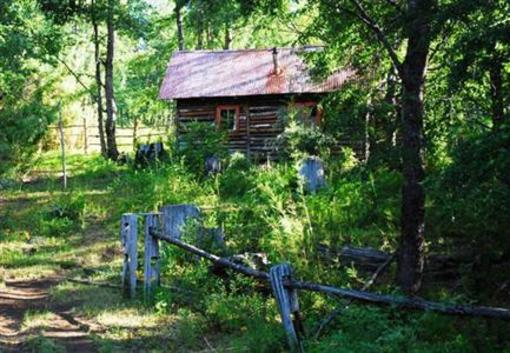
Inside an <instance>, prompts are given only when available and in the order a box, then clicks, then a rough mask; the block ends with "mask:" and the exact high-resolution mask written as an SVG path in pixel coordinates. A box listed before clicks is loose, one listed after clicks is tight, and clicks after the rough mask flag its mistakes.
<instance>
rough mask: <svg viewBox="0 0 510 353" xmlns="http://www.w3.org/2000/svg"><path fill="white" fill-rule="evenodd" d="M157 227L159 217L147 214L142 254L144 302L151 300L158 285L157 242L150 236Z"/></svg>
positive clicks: (154, 214)
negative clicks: (143, 251)
mask: <svg viewBox="0 0 510 353" xmlns="http://www.w3.org/2000/svg"><path fill="white" fill-rule="evenodd" d="M158 226H159V215H158V214H156V213H149V214H147V215H145V238H144V245H145V254H144V271H143V283H144V286H143V287H144V296H145V299H146V300H149V299H150V298H152V295H153V294H154V289H155V288H156V287H157V286H159V284H160V274H159V271H160V269H159V241H158V239H157V238H156V237H154V236H153V235H152V230H153V229H157V228H158Z"/></svg>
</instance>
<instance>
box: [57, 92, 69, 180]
mask: <svg viewBox="0 0 510 353" xmlns="http://www.w3.org/2000/svg"><path fill="white" fill-rule="evenodd" d="M58 130H59V131H60V153H61V159H62V185H63V187H64V190H65V189H67V168H66V146H65V143H66V142H65V140H64V122H63V121H62V100H60V101H59V102H58Z"/></svg>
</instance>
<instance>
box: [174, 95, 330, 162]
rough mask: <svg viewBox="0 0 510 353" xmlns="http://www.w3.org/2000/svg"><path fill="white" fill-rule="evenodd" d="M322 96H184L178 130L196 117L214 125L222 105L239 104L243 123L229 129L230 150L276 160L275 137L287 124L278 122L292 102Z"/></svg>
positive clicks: (195, 119)
mask: <svg viewBox="0 0 510 353" xmlns="http://www.w3.org/2000/svg"><path fill="white" fill-rule="evenodd" d="M319 100H320V97H318V96H316V95H301V96H294V97H290V96H286V95H269V96H251V97H225V98H217V97H215V98H200V99H180V100H177V104H176V109H177V111H176V124H177V126H176V128H177V133H178V135H182V134H184V133H186V130H187V129H186V125H188V124H190V123H192V122H194V121H197V122H202V123H206V124H211V125H214V124H215V119H216V108H217V106H218V105H238V106H239V107H240V118H239V126H238V128H237V129H236V130H234V131H231V132H229V142H228V148H229V150H230V151H231V152H236V151H238V152H241V153H247V154H249V155H250V157H251V158H254V159H266V158H269V159H272V160H274V159H276V157H277V156H276V151H275V150H274V140H275V139H276V137H277V136H278V134H280V133H281V132H282V131H283V125H282V124H279V123H278V119H280V117H281V115H282V114H283V113H284V110H285V109H287V108H288V106H289V103H290V102H291V101H294V103H302V102H318V101H319ZM247 121H249V125H248V124H247Z"/></svg>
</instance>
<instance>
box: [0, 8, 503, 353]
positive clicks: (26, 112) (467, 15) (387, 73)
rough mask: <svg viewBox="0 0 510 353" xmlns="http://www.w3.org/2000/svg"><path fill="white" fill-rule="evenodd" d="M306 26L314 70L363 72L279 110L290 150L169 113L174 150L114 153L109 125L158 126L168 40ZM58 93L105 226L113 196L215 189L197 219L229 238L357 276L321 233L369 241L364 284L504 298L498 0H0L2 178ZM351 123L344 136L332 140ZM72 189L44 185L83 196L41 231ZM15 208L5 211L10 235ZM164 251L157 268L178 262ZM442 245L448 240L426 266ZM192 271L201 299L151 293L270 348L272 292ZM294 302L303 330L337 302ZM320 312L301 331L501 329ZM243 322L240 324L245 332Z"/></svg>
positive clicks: (248, 43) (260, 39) (247, 41)
mask: <svg viewBox="0 0 510 353" xmlns="http://www.w3.org/2000/svg"><path fill="white" fill-rule="evenodd" d="M303 45H321V46H324V50H322V51H320V52H314V53H310V54H307V55H305V60H306V61H307V62H308V63H309V65H310V66H311V67H312V68H313V72H314V75H315V76H316V77H317V78H318V79H320V78H321V77H325V76H326V75H328V74H329V73H331V72H334V71H335V70H337V69H339V68H342V67H347V66H349V67H352V68H354V69H355V70H356V72H357V78H356V80H353V81H352V82H350V83H349V85H347V86H345V87H344V88H343V89H342V90H340V91H338V92H335V93H332V94H330V95H329V96H328V97H327V98H325V99H324V100H323V102H321V105H322V107H323V109H324V111H325V114H324V116H325V120H324V124H323V127H322V129H321V131H316V130H313V129H312V130H311V131H310V129H308V130H306V129H303V128H300V127H299V126H296V125H293V124H290V126H289V128H288V129H286V130H285V132H284V134H283V135H282V136H281V139H280V140H281V142H282V143H283V144H285V147H286V151H287V152H288V153H287V154H286V155H285V156H282V161H281V163H278V164H276V165H273V166H272V167H269V166H267V165H265V166H258V165H253V164H251V163H250V161H247V160H246V159H244V158H243V157H242V156H238V155H235V156H228V154H227V153H226V151H224V150H222V147H221V139H222V136H220V135H215V132H214V131H206V130H204V129H202V128H200V127H197V129H196V131H195V132H194V133H195V135H192V136H191V137H190V139H191V140H193V139H197V138H199V137H203V134H208V136H209V137H210V138H209V139H205V141H204V145H203V146H202V147H201V148H193V149H188V150H185V151H183V150H179V149H178V148H177V147H176V145H175V143H174V142H175V134H174V132H173V131H171V130H170V131H169V132H168V136H167V138H165V141H164V142H165V144H166V146H167V149H168V151H169V159H168V160H167V161H166V162H165V163H162V164H157V165H155V166H153V167H152V168H148V169H146V170H137V169H135V168H134V167H132V166H131V165H130V164H129V156H128V157H126V156H124V155H122V154H123V153H121V152H123V151H121V150H120V149H119V148H118V146H117V143H116V138H115V130H116V128H118V127H122V126H132V125H133V124H141V125H144V126H160V125H167V126H172V119H173V107H172V105H171V103H169V102H163V101H160V100H159V99H158V92H159V87H160V84H161V81H162V79H163V76H164V73H165V70H166V66H167V63H168V60H169V58H170V56H171V54H172V52H174V51H176V50H199V49H213V50H222V49H244V48H271V47H275V46H276V47H278V46H283V47H290V46H303ZM59 113H60V114H61V115H62V117H63V119H64V122H65V123H66V124H72V123H73V122H77V121H78V122H79V121H82V120H83V119H86V120H88V121H90V122H91V123H92V122H94V123H96V124H97V125H98V126H99V128H98V131H97V134H98V135H99V136H100V141H101V146H100V149H99V152H100V156H96V157H97V159H95V160H94V162H90V161H89V162H87V163H85V162H84V164H83V166H84V167H83V168H89V167H90V168H92V169H90V170H85V169H84V170H83V172H91V171H92V170H94V171H105V170H107V169H108V170H110V171H111V172H112V173H113V174H112V175H113V177H114V179H113V181H111V183H110V184H107V185H106V184H105V189H107V190H108V192H111V193H112V195H116V197H117V201H115V202H116V203H115V208H116V211H114V212H113V214H112V215H110V216H111V218H108V220H106V221H105V224H106V225H107V227H112V225H113V224H116V223H115V222H117V221H118V216H119V215H118V212H122V211H123V212H128V211H150V210H154V209H157V208H158V207H159V206H161V205H162V204H166V203H176V202H197V203H203V204H207V205H213V206H214V207H217V208H218V209H219V211H215V212H213V213H212V214H211V215H209V216H208V219H207V222H209V223H211V224H214V225H221V226H222V227H223V228H224V229H225V232H226V234H227V235H228V234H232V240H231V241H230V242H229V246H230V247H231V249H230V250H229V251H230V252H232V253H242V252H246V251H252V252H256V251H263V252H265V253H267V254H268V256H269V258H270V259H271V260H272V261H274V262H278V261H282V260H289V261H291V262H292V263H293V265H295V266H296V268H297V272H298V273H300V275H302V276H304V277H307V278H309V279H314V280H317V281H321V282H330V283H335V284H338V285H343V286H349V287H355V288H358V287H361V285H362V284H363V283H364V281H365V279H366V278H365V277H366V276H367V274H366V273H364V272H363V271H360V270H359V269H358V268H356V267H353V266H340V265H339V264H338V263H337V262H336V260H335V259H329V260H328V261H329V262H328V261H326V263H325V262H324V253H323V249H324V247H326V248H327V249H329V250H328V251H330V252H332V253H335V250H338V251H339V249H341V247H342V246H344V245H353V246H371V247H373V248H377V249H380V250H384V251H386V252H388V253H395V254H396V256H397V261H396V265H395V266H394V267H392V268H391V270H390V271H389V273H390V274H389V275H387V278H383V279H382V280H381V281H380V282H379V283H378V284H377V285H378V287H377V290H380V291H384V292H388V293H405V294H410V295H416V294H418V295H420V296H427V297H430V298H435V299H441V300H448V301H459V302H473V303H484V304H486V305H493V306H506V307H508V306H510V292H509V290H510V282H509V280H508V279H509V278H510V272H509V268H510V267H509V264H510V234H509V229H510V217H508V215H509V214H510V4H509V3H508V1H506V0H480V1H478V0H451V1H446V0H445V1H443V0H409V1H400V0H380V1H375V2H374V1H372V2H369V1H362V0H308V1H304V0H303V1H291V0H275V1H269V0H223V1H220V0H210V1H207V0H189V1H184V0H182V1H181V0H178V1H167V0H124V1H122V0H65V1H64V0H16V1H7V0H0V192H1V191H2V190H7V191H8V190H9V188H11V187H12V185H18V184H16V183H17V182H18V181H19V180H20V179H22V177H23V176H26V175H29V174H30V171H31V170H32V169H33V168H34V167H35V166H37V165H40V164H41V159H43V160H44V159H45V158H47V156H48V155H47V152H48V151H51V150H54V149H56V147H57V146H58V139H57V135H56V134H55V131H53V130H51V129H50V128H49V127H50V126H52V125H55V124H56V122H57V120H58V116H59ZM291 115H292V114H289V120H292V116H291ZM345 140H349V141H356V142H357V144H356V147H355V146H354V145H351V146H344V148H342V149H341V150H340V151H338V150H337V149H335V148H334V147H333V146H334V145H335V141H336V142H338V141H345ZM211 150H214V151H216V152H217V154H218V155H220V156H224V159H225V165H226V166H227V167H226V168H225V170H224V171H223V172H222V173H220V174H219V175H216V176H215V177H213V178H206V177H205V176H204V173H203V163H202V162H201V161H203V159H204V158H205V157H206V156H207V155H208V153H210V151H211ZM124 152H125V151H124ZM310 154H319V155H320V156H321V158H322V160H323V161H324V162H325V165H326V171H327V183H328V186H327V187H326V188H325V189H324V190H322V191H320V192H319V193H317V194H313V195H310V194H306V193H305V192H304V191H303V189H302V188H300V186H299V185H300V184H299V181H298V177H297V175H296V168H294V166H295V164H296V163H298V162H299V159H300V158H302V157H303V156H306V155H310ZM119 155H121V158H119ZM48 158H49V157H48ZM115 161H120V162H122V163H126V161H127V165H126V164H119V165H117V164H115V163H114V162H115ZM120 162H119V163H120ZM94 163H95V164H94ZM43 164H44V162H43ZM80 180H81V179H80ZM169 180H170V181H171V182H170V183H169ZM84 185H86V183H85V184H84ZM83 187H85V186H83ZM20 188H21V189H20V190H22V188H23V187H22V186H20ZM76 188H77V190H75V191H76V192H79V191H80V189H79V186H76ZM126 189H129V190H136V193H135V194H133V195H129V196H128V195H125V192H124V191H123V190H126ZM7 191H6V192H7ZM76 192H74V193H73V194H72V195H71V196H70V197H69V198H68V199H67V200H64V199H58V200H57V201H56V202H57V203H58V202H60V203H61V204H63V205H64V206H63V208H64V209H65V208H66V207H68V208H70V209H73V208H77V209H78V210H79V212H78V216H76V215H74V216H73V215H71V216H65V215H64V216H63V217H64V218H66V219H67V221H65V222H64V223H59V222H61V221H58V222H56V223H55V222H54V221H52V222H53V223H51V222H50V223H51V225H50V226H49V225H48V222H49V221H48V220H47V219H41V220H38V221H37V222H39V223H40V229H39V228H38V231H41V232H42V233H44V232H47V233H48V234H47V235H48V236H50V235H51V236H55V233H56V232H59V231H64V232H71V229H74V228H72V227H71V226H70V223H72V222H78V223H80V224H81V226H80V227H82V226H83V213H84V212H87V211H86V210H89V211H90V210H92V211H90V212H92V213H93V212H94V210H95V208H94V207H89V208H86V207H85V206H84V205H85V204H86V203H87V202H89V203H90V205H92V204H93V201H87V202H85V201H83V199H82V196H83V195H81V196H80V194H78V196H77V193H76ZM81 192H83V190H81ZM135 208H136V209H135ZM225 209H229V210H232V209H233V210H234V211H231V212H227V211H225ZM96 211H97V210H96ZM80 212H81V213H80ZM61 216H62V215H61ZM114 216H117V218H116V219H114V218H115V217H114ZM73 217H74V218H73ZM41 222H42V223H41ZM66 222H67V223H66ZM69 222H70V223H69ZM39 223H38V224H39ZM12 227H14V225H12V224H8V223H5V224H4V225H3V228H2V229H3V233H4V235H5V234H9V231H8V229H11V228H12ZM48 227H49V228H48ZM52 227H53V228H52ZM59 227H60V228H59ZM80 227H78V228H76V229H82V228H80ZM76 229H75V231H76ZM233 234H239V235H238V236H237V237H234V236H233ZM0 235H2V233H0ZM0 239H1V238H0ZM321 249H322V250H321ZM166 252H167V255H166V260H165V261H167V262H166V265H167V266H168V269H169V268H170V267H171V266H175V265H176V264H177V265H182V264H183V262H185V261H184V259H183V258H182V255H177V254H175V253H173V252H172V250H167V251H166ZM227 255H228V254H227ZM438 258H441V259H446V260H445V261H443V262H441V261H439V263H440V266H439V267H440V268H439V270H438V271H437V273H432V272H434V271H432V270H431V269H434V270H437V266H438V264H437V263H434V261H433V260H432V259H438ZM449 261H451V262H449ZM445 263H447V264H449V265H444V264H445ZM452 263H453V265H452ZM168 271H169V273H167V274H168V277H169V278H173V277H172V276H175V277H178V276H177V274H176V273H173V275H171V271H170V270H168ZM193 271H194V272H193ZM193 271H191V270H190V269H186V268H185V267H184V266H183V267H182V269H181V270H180V273H179V276H180V277H182V278H180V279H179V281H182V282H183V283H184V284H185V285H186V286H190V287H192V288H194V289H196V290H198V289H197V288H195V287H198V288H199V290H198V291H199V292H200V293H201V295H203V297H200V298H202V301H200V304H198V305H197V307H193V306H192V309H189V310H190V311H189V312H188V311H186V312H184V314H183V311H182V310H183V309H178V308H175V307H174V306H173V304H172V303H176V302H177V303H181V302H180V300H182V299H179V298H174V297H172V296H171V295H169V294H168V293H165V292H161V293H160V294H158V296H157V300H156V301H155V308H156V309H155V310H157V311H158V313H162V312H165V313H167V312H174V313H175V312H178V314H179V315H181V316H182V315H184V316H186V315H187V318H188V319H189V322H188V324H189V325H190V327H189V330H190V332H193V334H197V333H196V332H195V330H196V331H197V332H198V331H200V330H203V331H207V332H209V331H214V332H220V333H228V334H234V335H240V336H241V337H242V339H240V342H241V343H240V346H243V347H246V346H248V347H249V349H248V351H254V352H255V351H260V352H275V351H280V350H281V349H283V348H282V347H284V344H282V337H281V336H280V335H279V334H278V333H275V332H273V331H274V330H272V329H271V327H272V326H270V325H269V324H268V323H272V324H274V317H271V316H272V314H274V312H273V311H272V310H273V309H269V308H268V305H267V301H266V299H265V297H264V296H263V295H261V294H260V293H255V294H253V295H249V294H247V293H248V292H250V290H251V289H252V287H251V286H252V284H249V283H245V282H243V280H241V279H236V281H238V282H235V283H229V284H226V285H225V286H226V287H227V290H226V291H225V288H223V287H222V288H218V285H217V284H213V283H210V282H209V281H208V280H209V279H208V278H207V277H208V276H207V267H206V266H205V265H203V264H196V267H193ZM183 278H184V279H183ZM173 279H175V278H173ZM176 280H177V279H176ZM201 281H205V282H207V283H208V284H207V285H203V282H201ZM201 283H202V284H201ZM181 284H182V283H181ZM211 293H212V294H211ZM211 298H214V300H212V299H211ZM183 302H185V300H184V301H183ZM234 303H236V304H234ZM237 303H241V304H237ZM341 305H348V303H347V304H346V303H341ZM235 306H238V307H237V310H235V309H233V307H235ZM303 306H304V307H305V308H308V309H312V308H313V309H314V310H315V314H313V315H312V317H310V318H309V322H308V323H307V325H309V326H310V328H309V329H310V330H312V328H313V327H316V326H317V324H319V323H320V322H321V314H319V313H326V312H328V310H330V309H332V308H334V307H336V306H338V303H336V302H335V300H332V299H331V300H330V299H319V298H318V297H316V296H315V295H310V296H307V297H305V299H304V304H303ZM254 308H258V309H259V310H255V309H254ZM186 310H188V309H186ZM243 311H247V312H249V313H251V315H253V320H252V321H250V320H246V318H244V317H243ZM314 315H315V316H314ZM345 321H348V322H349V324H346V323H345ZM342 322H343V323H342ZM264 323H265V324H268V325H269V326H268V327H269V328H265V329H264V328H261V327H263V326H264ZM330 325H332V327H333V328H334V329H331V330H328V332H326V333H323V334H321V336H320V339H318V338H319V335H317V337H315V338H317V340H310V342H309V345H308V348H309V349H310V351H313V352H330V351H331V352H332V351H335V352H338V351H342V349H344V350H345V352H351V351H352V352H354V351H355V352H363V351H367V352H374V351H381V352H393V351H395V352H396V351H412V352H461V351H462V352H496V351H497V352H502V351H508V350H509V349H510V343H509V341H508V337H505V330H508V324H506V323H499V322H494V321H490V320H489V321H484V320H481V319H480V320H479V321H476V320H472V321H470V320H469V319H453V318H445V317H441V319H440V320H437V316H433V315H432V314H428V313H425V314H409V313H406V312H400V311H398V310H392V309H369V308H366V307H363V306H354V307H353V308H352V309H351V310H346V311H345V312H344V313H343V314H342V315H341V316H340V318H339V319H337V320H336V321H335V322H333V323H331V324H330ZM335 325H337V326H335ZM266 326H267V325H266ZM243 327H244V328H245V329H246V327H248V329H247V330H248V331H250V332H254V333H250V334H245V335H244V336H243V335H241V334H240V332H244V331H243ZM256 327H258V328H256ZM366 327H370V328H369V329H368V330H367V329H366ZM208 330H209V331H208ZM239 330H240V331H239ZM253 330H254V331H253ZM257 330H259V331H257ZM276 331H278V330H276ZM312 331H313V330H312ZM506 332H508V331H506ZM506 336H508V335H507V334H506ZM193 337H194V336H193ZM236 337H237V336H236ZM261 337H262V338H261ZM258 340H262V341H264V342H265V343H264V344H259V345H257V342H258ZM339 342H341V344H340V343H339ZM190 345H191V346H193V343H190ZM255 346H257V348H254V347H255ZM218 351H219V350H218Z"/></svg>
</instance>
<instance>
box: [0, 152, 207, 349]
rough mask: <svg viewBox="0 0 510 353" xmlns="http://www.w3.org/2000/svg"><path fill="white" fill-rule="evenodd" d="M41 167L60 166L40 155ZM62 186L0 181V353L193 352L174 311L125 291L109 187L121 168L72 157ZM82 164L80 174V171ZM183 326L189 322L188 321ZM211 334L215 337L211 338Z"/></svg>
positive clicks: (49, 179) (53, 181) (42, 179)
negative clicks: (161, 311) (102, 284)
mask: <svg viewBox="0 0 510 353" xmlns="http://www.w3.org/2000/svg"><path fill="white" fill-rule="evenodd" d="M43 157H44V158H42V159H41V160H42V161H43V162H44V163H45V164H44V165H43V167H42V168H41V169H45V170H46V169H47V170H55V171H58V170H59V156H58V154H55V155H51V154H50V155H45V156H43ZM69 161H70V162H69V166H70V170H73V171H75V172H74V174H72V175H71V176H70V178H69V180H68V182H69V189H68V190H67V191H66V192H64V191H62V188H61V183H60V181H59V179H58V178H57V177H54V176H40V175H37V176H35V177H34V178H33V179H32V180H31V181H30V182H25V183H22V184H21V183H19V184H14V185H12V186H9V187H6V188H4V189H0V353H11V352H16V353H81V352H83V353H85V352H87V353H96V352H102V353H119V352H151V353H163V352H168V351H171V352H177V353H180V352H193V351H195V349H196V351H200V350H201V349H204V346H206V344H205V343H204V342H202V341H201V340H200V341H198V343H197V342H195V340H193V341H192V342H190V341H191V340H190V339H189V333H188V331H187V330H186V327H187V326H186V325H185V324H182V323H181V319H180V317H177V316H176V315H172V314H169V315H157V314H156V312H155V310H154V308H152V307H149V306H146V305H142V304H141V303H140V302H137V301H128V300H124V299H123V298H122V293H121V291H119V290H118V289H112V288H104V287H98V286H92V285H86V284H80V283H76V282H71V281H67V280H66V278H73V279H86V280H88V281H90V282H96V281H97V282H109V283H118V281H119V269H120V268H121V261H122V257H121V251H120V247H119V239H118V220H119V217H120V216H119V210H118V207H117V205H116V204H115V203H114V202H112V200H120V201H124V200H123V199H122V196H120V195H117V194H115V195H113V194H112V191H111V190H110V185H112V184H113V183H114V181H115V179H116V178H117V177H119V175H120V174H121V173H122V172H124V171H125V170H124V169H121V168H122V167H121V166H117V165H114V164H111V163H108V162H105V161H104V160H103V159H102V158H100V157H99V156H93V155H91V156H70V157H69ZM78 171H79V173H78ZM188 326H189V325H188ZM211 341H212V340H211Z"/></svg>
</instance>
